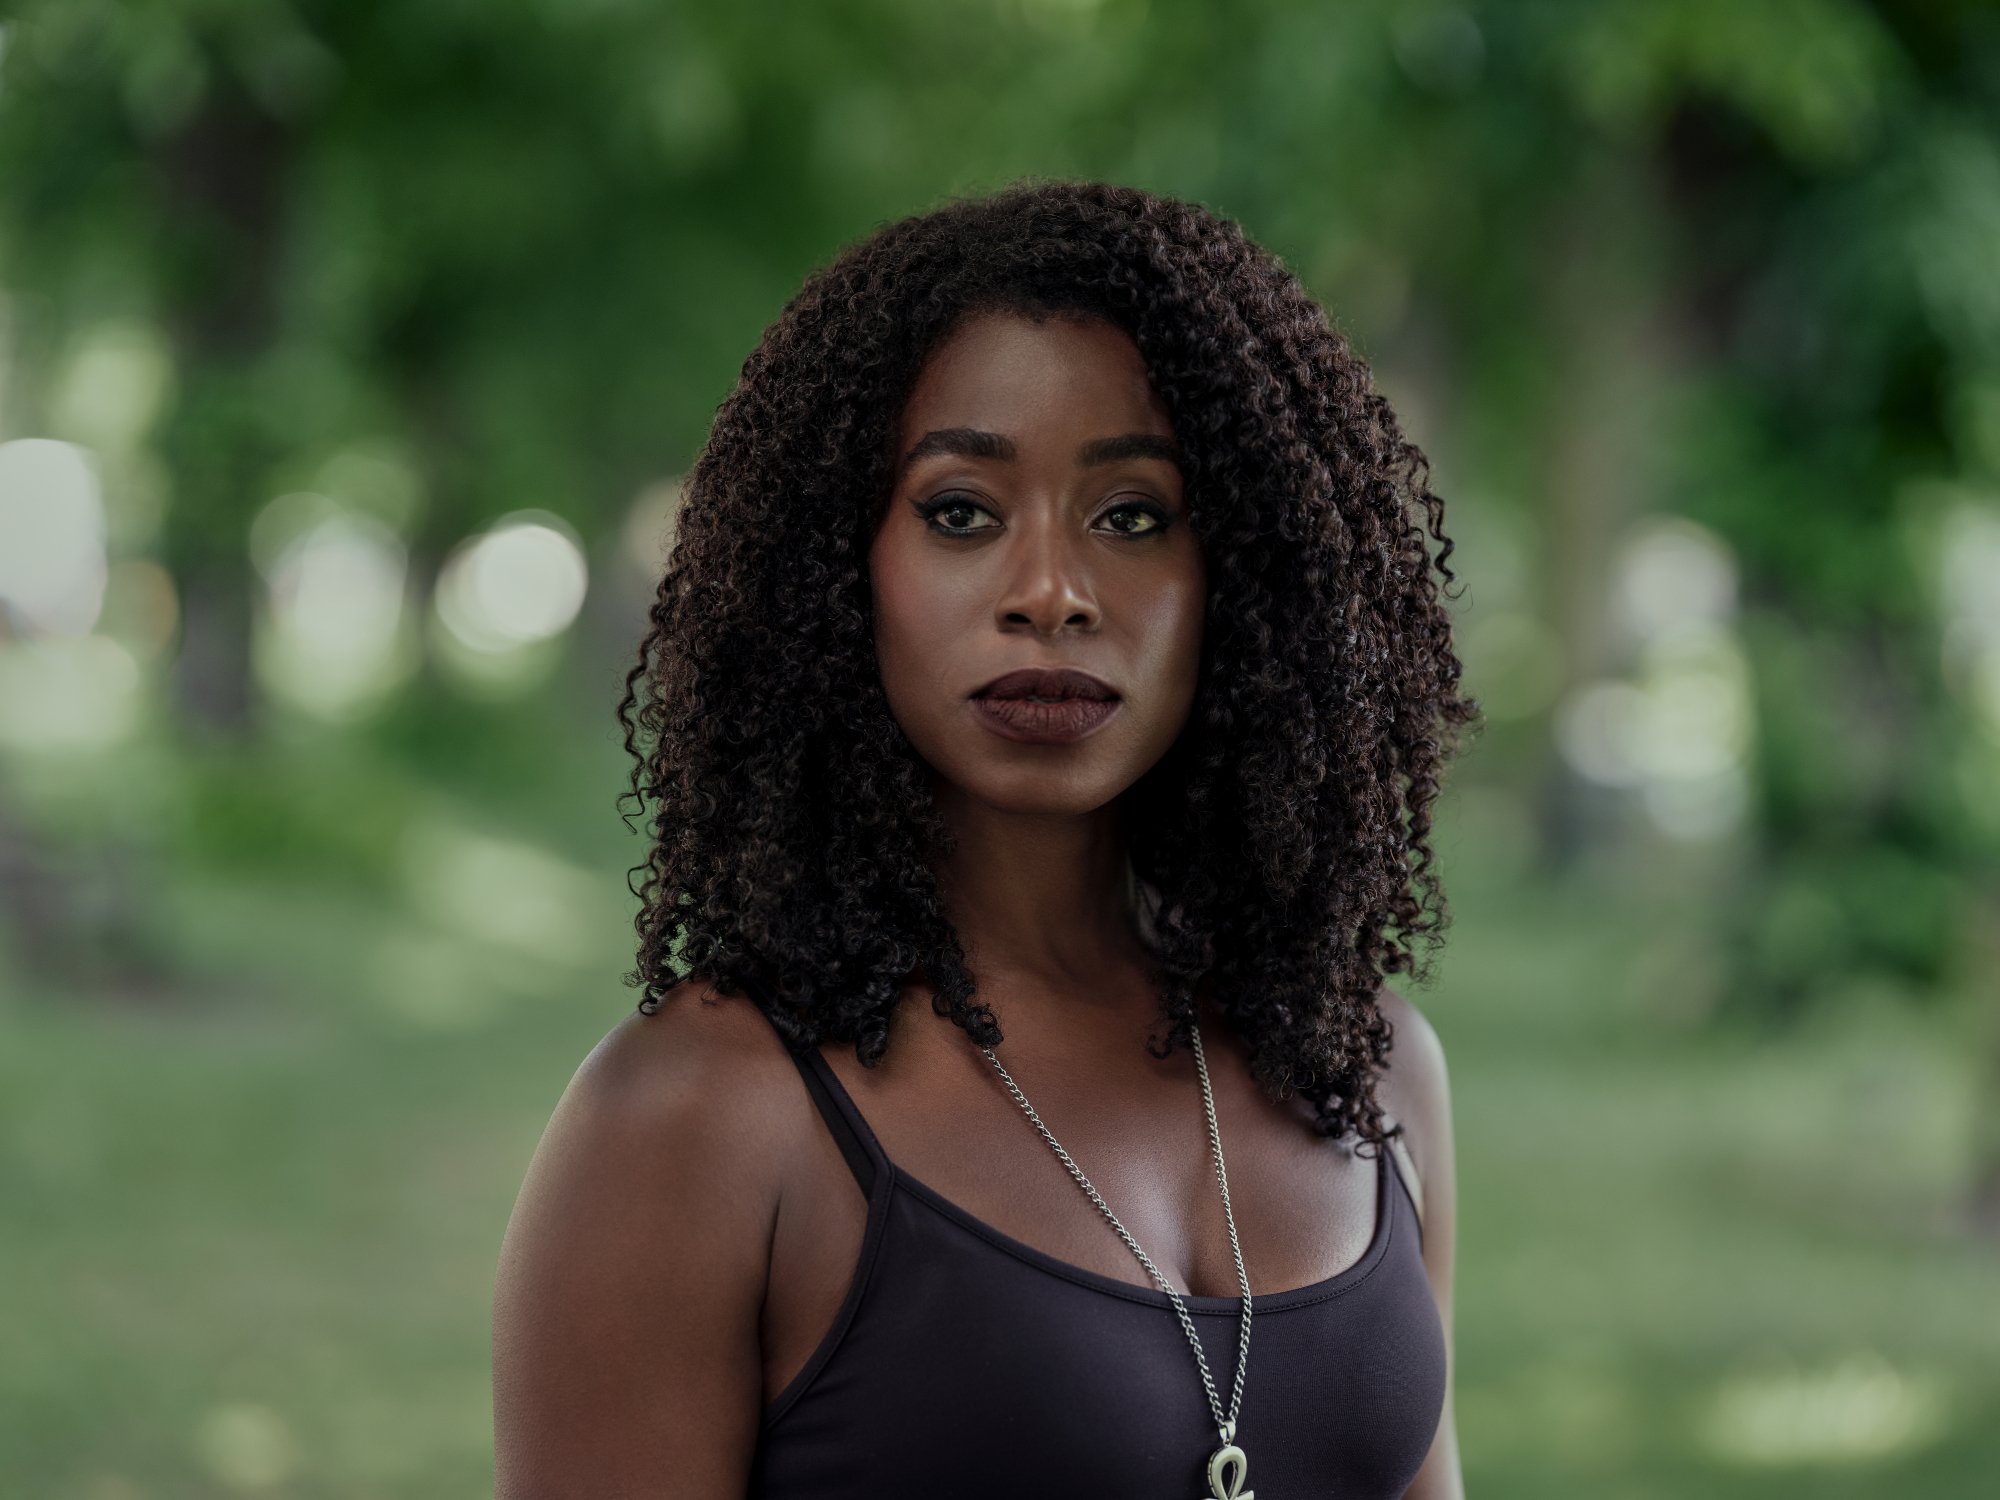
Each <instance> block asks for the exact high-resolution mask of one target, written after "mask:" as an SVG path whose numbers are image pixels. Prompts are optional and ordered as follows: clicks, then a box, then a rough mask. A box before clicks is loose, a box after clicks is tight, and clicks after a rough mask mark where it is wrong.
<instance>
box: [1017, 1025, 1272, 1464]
mask: <svg viewBox="0 0 2000 1500" xmlns="http://www.w3.org/2000/svg"><path fill="white" fill-rule="evenodd" d="M979 1050H980V1051H981V1052H983V1053H985V1054H986V1060H987V1061H988V1062H990V1063H992V1064H993V1066H994V1067H995V1068H998V1069H999V1072H1000V1077H1001V1078H1002V1079H1003V1080H1004V1081H1005V1083H1006V1085H1007V1091H1008V1092H1009V1093H1010V1094H1012V1095H1013V1096H1014V1099H1015V1102H1016V1103H1018V1104H1019V1105H1020V1106H1021V1108H1022V1109H1024V1110H1026V1111H1027V1112H1028V1118H1029V1119H1030V1120H1032V1121H1033V1122H1034V1125H1035V1129H1037V1130H1039V1131H1040V1132H1041V1133H1042V1139H1043V1140H1045V1141H1047V1142H1048V1143H1049V1145H1050V1146H1052V1147H1053V1148H1054V1149H1055V1153H1056V1155H1057V1156H1059V1157H1061V1158H1062V1164H1063V1165H1064V1166H1066V1167H1068V1168H1069V1174H1070V1176H1072V1177H1074V1178H1075V1179H1076V1180H1077V1184H1078V1185H1079V1186H1080V1187H1082V1189H1083V1190H1084V1191H1085V1192H1086V1193H1088V1194H1089V1195H1090V1201H1091V1202H1092V1203H1095V1204H1096V1205H1097V1206H1098V1208H1099V1209H1100V1210H1101V1211H1102V1212H1103V1214H1104V1217H1105V1218H1107V1219H1109V1220H1110V1221H1111V1227H1112V1228H1113V1229H1115V1230H1117V1231H1118V1236H1119V1238H1120V1239H1122V1240H1124V1241H1125V1243H1126V1244H1127V1245H1128V1246H1129V1247H1131V1251H1132V1253H1133V1254H1134V1255H1136V1256H1138V1257H1139V1261H1140V1263H1141V1264H1142V1265H1144V1266H1145V1268H1146V1269H1147V1270H1148V1271H1149V1272H1151V1273H1152V1277H1153V1280H1155V1281H1157V1282H1158V1283H1159V1284H1160V1290H1161V1291H1163V1292H1165V1293H1166V1294H1167V1296H1168V1297H1170V1298H1172V1299H1173V1304H1174V1312H1175V1314H1176V1315H1178V1316H1179V1318H1180V1320H1181V1327H1182V1328H1183V1329H1184V1330H1185V1331H1186V1333H1187V1338H1188V1344H1189V1345H1190V1347H1192V1348H1193V1350H1194V1362H1195V1365H1196V1367H1197V1368H1198V1369H1200V1371H1201V1383H1202V1385H1203V1387H1204V1388H1205V1389H1206V1390H1207V1392H1208V1409H1209V1411H1210V1412H1212V1413H1213V1414H1214V1416H1215V1430H1216V1432H1217V1433H1218V1434H1220V1436H1221V1438H1222V1446H1221V1447H1219V1448H1217V1449H1216V1450H1215V1452H1214V1453H1212V1454H1210V1455H1209V1459H1208V1487H1209V1491H1210V1493H1211V1494H1212V1495H1213V1496H1214V1497H1215V1500H1257V1497H1256V1494H1255V1492H1254V1491H1251V1490H1246V1489H1244V1488H1243V1481H1244V1480H1245V1479H1246V1478H1247V1477H1248V1476H1249V1473H1250V1459H1249V1457H1248V1455H1246V1454H1245V1453H1244V1451H1243V1450H1242V1449H1241V1448H1239V1447H1237V1446H1236V1413H1237V1410H1238V1408H1240V1407H1241V1406H1242V1404H1243V1370H1244V1366H1245V1364H1246V1363H1247V1361H1248V1360H1249V1358H1250V1274H1249V1272H1247V1271H1245V1270H1244V1269H1243V1250H1242V1247H1241V1246H1239V1245H1238V1244H1237V1242H1236V1215H1235V1214H1234V1213H1233V1212H1232V1211H1231V1209H1230V1207H1229V1173H1228V1171H1227V1170H1226V1169H1225V1168H1224V1166H1223V1164H1222V1132H1221V1130H1220V1129H1219V1128H1218V1127H1217V1126H1216V1123H1215V1093H1214V1091H1213V1090H1212V1089H1211V1088H1210V1087H1209V1082H1208V1059H1207V1058H1206V1057H1205V1056H1204V1055H1203V1054H1202V1050H1201V1025H1200V1023H1199V1022H1197V1023H1196V1024H1195V1027H1194V1063H1195V1068H1196V1069H1197V1071H1199V1072H1200V1074H1201V1106H1202V1109H1203V1111H1204V1112H1205V1113H1206V1114H1207V1116H1208V1144H1209V1147H1210V1149H1211V1150H1212V1151H1213V1152H1214V1153H1215V1179H1216V1181H1217V1182H1218V1183H1220V1184H1221V1185H1222V1217H1223V1219H1224V1221H1225V1222H1227V1223H1228V1225H1229V1253H1230V1254H1231V1255H1233V1256H1234V1257H1235V1258H1236V1281H1237V1284H1238V1285H1239V1286H1241V1287H1242V1288H1243V1331H1242V1335H1241V1337H1240V1338H1239V1339H1238V1341H1237V1346H1236V1382H1235V1388H1234V1389H1233V1390H1232V1391H1231V1392H1230V1395H1229V1414H1228V1415H1227V1416H1224V1415H1223V1411H1222V1401H1221V1398H1220V1397H1218V1396H1217V1395H1216V1394H1215V1381H1214V1379H1213V1378H1211V1377H1210V1375H1209V1373H1208V1356H1207V1355H1206V1354H1204V1353H1203V1352H1202V1347H1201V1336H1200V1335H1199V1334H1197V1333H1196V1332H1195V1331H1194V1320H1193V1319H1192V1318H1190V1317H1189V1316H1188V1311H1187V1305H1186V1304H1185V1303H1183V1302H1182V1301H1181V1297H1180V1293H1179V1292H1176V1291H1175V1290H1174V1287H1173V1283H1172V1282H1170V1281H1168V1280H1167V1278H1166V1277H1164V1276H1162V1275H1161V1274H1160V1268H1159V1267H1158V1266H1156V1265H1154V1264H1153V1258H1152V1257H1151V1256H1150V1255H1148V1254H1146V1252H1145V1251H1143V1250H1141V1249H1140V1248H1139V1242H1138V1241H1137V1240H1135V1239H1133V1238H1132V1236H1131V1234H1130V1233H1128V1232H1127V1231H1126V1228H1125V1226H1124V1225H1123V1224H1121V1223H1119V1222H1118V1215H1116V1214H1114V1213H1113V1212H1112V1211H1111V1206H1110V1205H1109V1204H1108V1203H1106V1202H1105V1201H1104V1199H1103V1198H1102V1197H1101V1196H1100V1195H1099V1194H1098V1191H1097V1189H1096V1188H1094V1187H1092V1186H1091V1185H1090V1179H1089V1178H1088V1177H1085V1176H1084V1175H1083V1170H1082V1168H1080V1167H1078V1166H1077V1164H1076V1163H1075V1161H1073V1160H1072V1159H1071V1158H1070V1154H1069V1153H1068V1152H1067V1151H1065V1150H1063V1148H1062V1143H1061V1142H1060V1141H1058V1140H1057V1139H1056V1138H1055V1137H1054V1136H1053V1135H1051V1134H1050V1133H1049V1127H1048V1126H1046V1125H1044V1124H1043V1123H1042V1117H1041V1116H1040V1115H1038V1114H1036V1113H1035V1107H1034V1105H1032V1104H1030V1103H1029V1102H1028V1096H1027V1095H1026V1094H1023V1093H1022V1092H1021V1090H1020V1086H1019V1085H1018V1084H1016V1083H1015V1082H1014V1079H1013V1075H1011V1074H1010V1073H1008V1071H1007V1070H1006V1069H1005V1068H1003V1067H1001V1066H1000V1059H999V1058H997V1057H995V1056H994V1055H993V1049H992V1048H991V1047H981V1048H980V1049H979ZM1225 1486H1227V1487H1226V1488H1225Z"/></svg>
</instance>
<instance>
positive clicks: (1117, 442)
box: [896, 427, 1181, 474]
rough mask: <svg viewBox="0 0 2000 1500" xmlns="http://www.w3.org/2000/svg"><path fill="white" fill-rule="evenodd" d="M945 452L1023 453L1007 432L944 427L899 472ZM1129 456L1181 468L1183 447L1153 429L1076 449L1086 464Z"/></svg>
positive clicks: (921, 442)
mask: <svg viewBox="0 0 2000 1500" xmlns="http://www.w3.org/2000/svg"><path fill="white" fill-rule="evenodd" d="M943 453H948V454H954V455H956V456H957V457H960V458H997V459H1005V460H1012V459H1015V458H1018V457H1019V456H1020V450H1019V449H1018V448H1017V447H1015V445H1014V440H1013V439H1012V438H1010V437H1008V436H1006V435H1005V434H1004V433H998V432H987V431H985V430H983V429H982V428H978V427H940V428H937V429H936V430H934V431H931V432H927V433H925V434H924V435H923V436H922V437H920V438H918V439H917V441H916V442H914V443H912V444H911V445H910V451H909V452H908V453H905V454H904V455H903V461H902V462H901V463H900V464H898V465H897V466H896V472H897V473H899V474H900V473H902V472H903V470H905V469H907V468H909V467H910V465H911V464H913V463H915V462H916V461H917V460H918V459H920V458H930V457H933V456H934V455H937V454H943ZM1128 458H1157V459H1162V460H1164V461H1166V462H1167V463H1170V464H1172V465H1174V466H1175V467H1176V468H1179V467H1180V463H1181V450H1180V445H1179V444H1177V443H1176V442H1174V440H1173V439H1172V438H1167V437H1161V436H1160V435H1159V434H1158V433H1153V432H1127V433H1124V434H1121V435H1120V436H1118V437H1108V438H1092V439H1091V440H1090V441H1089V442H1087V443H1085V444H1084V445H1083V446H1082V447H1080V448H1078V449H1077V450H1076V461H1077V462H1078V463H1079V464H1081V465H1083V466H1084V467H1085V468H1089V467H1092V466H1094V465H1097V464H1115V463H1122V462H1123V461H1124V460H1126V459H1128Z"/></svg>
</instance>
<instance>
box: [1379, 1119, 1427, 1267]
mask: <svg viewBox="0 0 2000 1500" xmlns="http://www.w3.org/2000/svg"><path fill="white" fill-rule="evenodd" d="M1391 1123H1393V1122H1391ZM1387 1155H1388V1159H1389V1161H1390V1162H1391V1163H1393V1165H1394V1167H1395V1171H1394V1172H1393V1173H1391V1174H1390V1175H1392V1176H1394V1177H1395V1179H1396V1180H1397V1181H1398V1182H1400V1183H1401V1184H1402V1185H1403V1196H1404V1197H1405V1198H1407V1199H1408V1200H1409V1203H1410V1209H1411V1211H1412V1213H1413V1214H1414V1215H1415V1218H1416V1221H1417V1238H1418V1240H1419V1241H1421V1240H1422V1239H1423V1234H1424V1188H1423V1183H1422V1182H1421V1181H1420V1180H1419V1179H1418V1177H1417V1164H1416V1161H1415V1159H1414V1158H1413V1157H1411V1155H1410V1148H1409V1147H1408V1146H1406V1145H1405V1144H1404V1143H1403V1137H1402V1136H1401V1135H1393V1136H1391V1137H1390V1138H1389V1150H1388V1153H1387ZM1382 1185H1383V1186H1384V1187H1387V1186H1388V1182H1387V1181H1386V1180H1385V1181H1384V1182H1383V1184H1382Z"/></svg>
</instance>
